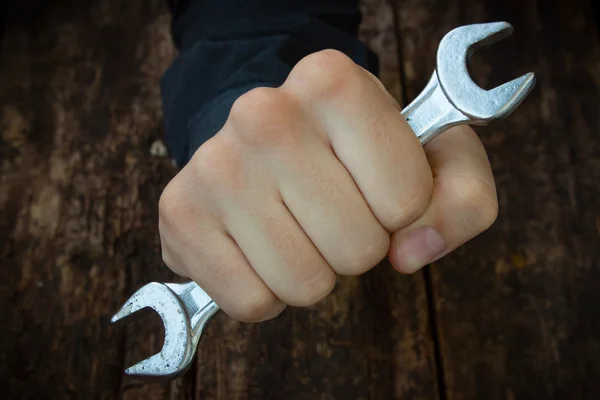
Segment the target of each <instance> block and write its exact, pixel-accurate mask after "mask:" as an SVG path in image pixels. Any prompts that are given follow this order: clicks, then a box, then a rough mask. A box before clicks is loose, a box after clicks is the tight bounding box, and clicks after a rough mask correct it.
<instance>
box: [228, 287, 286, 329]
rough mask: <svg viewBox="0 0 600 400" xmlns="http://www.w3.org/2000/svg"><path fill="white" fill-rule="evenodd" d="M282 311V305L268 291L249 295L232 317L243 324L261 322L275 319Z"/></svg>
mask: <svg viewBox="0 0 600 400" xmlns="http://www.w3.org/2000/svg"><path fill="white" fill-rule="evenodd" d="M281 311H282V303H281V301H279V299H277V298H276V297H275V296H274V295H273V294H272V293H270V292H269V291H267V290H262V291H257V292H254V293H251V294H249V295H247V296H246V297H245V298H243V299H242V301H241V302H240V303H239V305H238V308H237V310H235V311H233V312H232V314H233V315H232V316H233V317H234V318H235V319H237V320H239V321H242V322H261V321H265V320H267V319H271V318H275V317H276V316H277V315H278V314H279V313H280V312H281Z"/></svg>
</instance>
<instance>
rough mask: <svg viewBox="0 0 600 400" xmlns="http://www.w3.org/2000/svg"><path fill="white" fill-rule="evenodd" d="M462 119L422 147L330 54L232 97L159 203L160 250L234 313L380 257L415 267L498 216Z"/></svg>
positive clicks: (474, 140) (483, 164)
mask: <svg viewBox="0 0 600 400" xmlns="http://www.w3.org/2000/svg"><path fill="white" fill-rule="evenodd" d="M497 210H498V205H497V198H496V189H495V185H494V179H493V176H492V172H491V168H490V165H489V162H488V159H487V155H486V152H485V150H484V148H483V146H482V144H481V142H480V140H479V138H478V137H477V135H476V134H475V133H474V132H473V130H472V129H471V128H469V127H467V126H462V127H457V128H453V129H451V130H449V131H447V132H444V133H442V134H441V135H440V136H438V137H437V138H436V139H434V140H433V141H431V142H430V143H429V144H427V146H426V147H425V148H423V146H422V145H421V144H420V143H419V141H418V139H417V138H416V136H415V134H414V133H413V131H412V130H411V128H410V127H409V125H408V124H407V123H406V121H405V119H404V117H403V116H402V115H401V114H400V107H399V105H398V104H397V103H396V101H395V100H394V99H393V97H392V96H391V95H390V94H389V93H388V92H387V91H386V90H385V89H384V87H383V85H382V84H381V83H380V82H379V81H378V80H377V79H376V78H375V77H374V76H373V75H371V74H370V73H368V72H367V71H365V70H364V69H362V68H361V67H359V66H357V65H356V64H355V63H354V62H352V60H350V59H349V58H348V57H346V56H345V55H343V54H342V53H339V52H337V51H333V50H327V51H322V52H319V53H315V54H312V55H310V56H308V57H306V58H304V59H303V60H301V61H300V62H299V63H298V64H297V65H296V66H295V68H294V69H293V70H292V72H291V73H290V75H289V77H288V79H287V80H286V81H285V83H284V84H283V85H282V86H281V87H279V88H257V89H254V90H251V91H250V92H248V93H246V94H244V95H242V96H241V97H240V98H239V99H238V100H237V101H236V102H235V103H234V105H233V107H232V109H231V113H230V115H229V118H228V120H227V122H226V123H225V125H224V126H223V128H222V129H221V131H219V132H218V133H217V134H216V135H215V136H214V137H213V138H212V139H210V140H209V141H207V142H206V143H204V145H202V146H201V147H200V148H199V149H198V150H197V152H196V153H195V155H194V156H193V158H192V159H191V160H190V162H189V163H188V165H186V167H185V168H183V169H182V170H181V171H180V173H179V174H178V175H177V176H176V177H175V178H174V179H173V180H172V181H171V182H170V183H169V185H168V186H167V187H166V189H165V190H164V192H163V194H162V196H161V199H160V207H159V212H160V218H159V227H160V235H161V242H162V252H163V259H164V261H165V263H166V264H167V265H168V266H169V267H170V268H171V269H173V270H174V271H175V272H177V273H179V274H181V275H184V276H187V277H190V278H191V279H193V280H194V281H196V282H197V283H198V284H199V285H200V286H201V287H202V288H203V289H204V290H205V291H206V292H207V293H208V295H209V296H211V297H212V298H213V299H214V300H215V302H216V303H217V304H218V305H219V306H220V307H221V308H222V309H223V310H224V311H225V312H226V313H227V314H229V315H230V316H232V317H233V318H235V319H237V320H240V321H246V322H256V321H263V320H267V319H270V318H274V317H275V316H277V315H278V314H279V313H280V312H281V311H282V310H283V309H284V308H285V306H286V305H292V306H309V305H312V304H314V303H316V302H318V301H319V300H321V299H322V298H323V297H325V296H326V295H327V294H328V293H329V292H330V291H331V290H332V288H333V286H334V284H335V281H336V274H341V275H359V274H362V273H364V272H366V271H368V270H369V269H371V268H373V267H374V266H375V265H377V264H378V263H379V262H380V261H382V260H383V259H384V258H385V257H386V255H388V256H389V259H390V261H391V263H392V265H393V266H394V268H396V269H397V270H398V271H400V272H402V273H413V272H415V271H417V270H418V269H420V268H421V267H423V266H424V265H425V264H427V263H430V262H432V261H434V260H436V259H438V258H440V257H442V256H444V255H445V254H447V253H448V252H450V251H452V250H453V249H455V248H456V247H458V246H460V245H461V244H463V243H465V242H466V241H468V240H470V239H472V238H473V237H475V236H476V235H478V234H479V233H481V232H482V231H484V230H486V229H487V228H488V227H489V226H490V225H491V224H492V223H493V222H494V220H495V219H496V215H497Z"/></svg>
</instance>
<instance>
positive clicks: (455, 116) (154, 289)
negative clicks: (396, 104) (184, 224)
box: [112, 22, 535, 379]
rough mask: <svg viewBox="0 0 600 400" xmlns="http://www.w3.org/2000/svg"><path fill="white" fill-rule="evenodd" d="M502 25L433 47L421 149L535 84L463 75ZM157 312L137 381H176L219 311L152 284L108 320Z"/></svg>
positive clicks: (201, 296) (416, 124) (200, 297)
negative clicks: (154, 342)
mask: <svg viewBox="0 0 600 400" xmlns="http://www.w3.org/2000/svg"><path fill="white" fill-rule="evenodd" d="M512 30H513V28H512V26H511V25H510V24H509V23H507V22H494V23H485V24H476V25H466V26H462V27H459V28H456V29H454V30H452V31H451V32H449V33H448V34H447V35H446V36H444V38H443V39H442V41H441V42H440V45H439V47H438V52H437V58H436V68H435V70H434V72H433V75H432V77H431V79H430V80H429V83H428V84H427V85H426V86H425V89H424V90H423V91H422V92H421V94H419V96H418V97H417V98H416V99H415V100H414V101H413V102H412V103H410V104H409V105H408V106H407V107H406V108H405V109H404V110H402V115H404V117H405V118H406V120H407V121H408V124H409V125H410V127H411V128H412V129H413V131H414V132H415V134H416V135H417V137H418V138H419V140H420V142H421V144H423V145H425V144H426V143H427V142H429V141H430V140H431V139H433V138H434V137H436V136H437V135H439V134H440V133H442V132H443V131H445V130H447V129H448V128H451V127H453V126H457V125H461V124H469V125H485V124H487V123H488V122H489V121H491V120H493V119H497V118H501V117H504V116H506V115H508V114H510V113H511V112H512V111H513V110H515V108H517V106H518V105H519V104H520V103H521V102H522V101H523V100H524V99H525V97H527V95H528V94H529V93H530V92H531V90H532V89H533V87H534V85H535V76H534V74H533V73H528V74H525V75H523V76H521V77H519V78H517V79H515V80H512V81H510V82H507V83H505V84H503V85H501V86H499V87H497V88H495V89H492V90H489V91H488V90H484V89H482V88H480V87H479V86H477V85H476V84H475V83H474V82H473V80H472V79H471V77H470V76H469V72H468V70H467V62H468V59H469V57H470V56H471V55H472V54H473V53H474V52H475V51H476V50H477V49H478V48H479V47H482V46H485V45H489V44H491V43H494V42H497V41H499V40H501V39H503V38H505V37H507V36H509V35H510V34H511V33H512ZM151 309H152V310H154V311H156V312H157V313H158V314H159V315H160V317H161V319H162V321H163V323H164V327H165V342H164V345H163V348H162V350H161V351H160V352H159V353H158V354H155V355H153V356H152V357H150V358H147V359H145V360H142V361H140V362H138V363H137V364H135V365H133V366H132V367H130V368H128V369H127V370H126V371H125V373H126V374H128V375H131V376H135V377H138V378H150V379H160V378H175V377H177V376H179V375H181V374H183V373H185V371H187V369H188V368H189V366H190V365H191V362H192V360H193V359H194V356H195V355H196V348H197V346H198V342H199V340H200V336H201V335H202V331H203V330H204V327H205V326H206V324H207V322H208V321H209V320H210V319H211V318H212V317H213V316H214V315H215V314H216V313H217V311H219V307H218V306H217V304H216V303H215V302H214V301H213V300H212V299H211V298H210V297H209V296H208V295H207V294H206V293H205V292H204V291H203V290H202V289H201V288H200V286H198V285H197V284H195V283H194V282H188V283H182V284H174V283H158V282H153V283H149V284H147V285H145V286H143V287H142V288H141V289H139V290H138V291H137V292H135V293H134V294H133V295H132V296H131V297H130V298H129V299H128V300H127V302H125V304H124V305H123V306H122V307H121V309H120V310H119V311H118V312H117V313H116V314H115V315H114V316H113V318H112V322H113V323H114V322H118V321H126V320H129V319H130V318H131V317H133V316H139V315H140V314H141V313H140V312H138V311H141V310H151Z"/></svg>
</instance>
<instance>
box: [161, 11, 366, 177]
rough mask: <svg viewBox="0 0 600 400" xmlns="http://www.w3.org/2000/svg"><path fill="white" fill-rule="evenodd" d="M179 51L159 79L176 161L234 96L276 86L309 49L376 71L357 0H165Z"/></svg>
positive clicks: (217, 124) (206, 133)
mask: <svg viewBox="0 0 600 400" xmlns="http://www.w3.org/2000/svg"><path fill="white" fill-rule="evenodd" d="M169 2H170V3H169V4H170V8H171V11H172V14H173V24H172V33H173V40H174V42H175V44H176V46H177V47H178V48H179V51H180V52H179V56H178V57H177V59H176V60H175V61H174V63H173V64H172V65H171V66H170V67H169V69H168V70H167V71H166V73H165V74H164V76H163V78H162V81H161V92H162V98H163V109H164V117H165V130H166V141H167V146H168V148H169V151H170V153H171V156H172V158H173V159H174V160H175V162H176V163H177V165H178V166H179V167H183V166H184V165H185V164H186V163H187V162H188V160H189V159H190V158H191V156H192V155H193V153H194V152H195V151H196V150H197V149H198V147H200V145H202V143H204V142H205V141H206V140H208V139H209V138H210V137H212V136H213V135H214V134H215V133H217V131H218V130H219V129H221V127H222V126H223V124H224V123H225V121H226V120H227V117H228V115H229V110H230V108H231V105H232V104H233V102H234V101H235V100H236V99H237V98H238V97H239V96H240V95H242V94H243V93H245V92H247V91H248V90H250V89H252V88H254V87H257V86H270V87H277V86H280V85H281V84H282V83H283V82H284V80H285V79H286V77H287V76H288V74H289V72H290V71H291V69H292V67H293V66H294V65H295V64H296V63H297V62H298V61H299V60H300V59H302V58H303V57H305V56H307V55H308V54H311V53H314V52H317V51H320V50H323V49H337V50H340V51H342V52H344V53H345V54H347V55H348V56H349V57H351V58H352V59H353V60H354V61H355V62H356V63H357V64H359V65H361V66H363V67H365V68H366V69H368V70H370V71H371V72H373V73H374V74H377V72H378V71H377V69H378V65H377V58H376V56H375V55H374V54H373V53H372V52H371V51H370V50H369V49H368V48H367V47H366V46H365V45H364V44H362V43H361V42H360V41H359V40H358V39H357V37H356V36H357V31H358V26H359V24H360V20H361V15H360V11H359V8H358V2H357V0H169Z"/></svg>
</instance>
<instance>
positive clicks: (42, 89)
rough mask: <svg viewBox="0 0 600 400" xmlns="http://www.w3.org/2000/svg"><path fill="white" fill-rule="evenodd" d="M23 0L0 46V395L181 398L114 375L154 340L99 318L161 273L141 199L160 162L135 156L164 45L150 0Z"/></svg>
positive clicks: (155, 109)
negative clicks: (40, 5) (127, 332)
mask: <svg viewBox="0 0 600 400" xmlns="http://www.w3.org/2000/svg"><path fill="white" fill-rule="evenodd" d="M25 3H26V2H20V3H19V4H20V6H15V7H14V8H11V9H12V10H13V11H15V12H16V13H17V14H19V12H20V11H22V13H20V15H14V14H13V15H11V16H10V18H9V19H8V20H9V21H10V23H9V24H8V25H7V26H6V30H5V34H4V36H3V42H2V49H1V52H0V76H2V79H1V80H0V121H1V127H2V128H1V139H0V188H1V189H0V215H2V218H1V219H0V265H1V266H2V280H1V281H0V318H1V320H2V321H3V326H4V329H2V330H1V331H0V380H1V384H0V386H1V387H2V388H3V390H2V394H1V397H2V398H40V396H41V397H43V398H71V397H73V398H85V399H91V398H114V397H116V396H117V395H118V393H119V391H120V390H121V386H122V385H123V386H124V387H125V388H126V389H127V390H126V391H125V393H124V395H123V397H125V398H136V397H144V398H146V399H148V398H166V397H168V396H169V395H170V396H171V397H174V398H176V397H181V393H183V392H184V391H185V390H183V389H181V388H179V387H178V386H176V385H171V384H161V385H155V386H153V387H152V393H150V392H149V391H146V392H144V391H143V388H142V389H140V388H135V387H134V386H133V385H129V383H128V382H127V381H125V382H124V383H123V384H122V383H121V381H122V371H123V367H124V364H123V363H124V350H125V349H127V350H128V351H127V354H128V356H127V360H126V361H127V362H129V361H131V360H130V357H131V358H135V356H136V355H138V356H140V357H139V358H141V355H142V354H144V353H145V352H146V351H147V350H149V349H152V348H153V347H156V345H155V344H154V343H153V342H152V338H147V337H146V336H144V335H145V334H147V333H149V332H151V331H145V330H144V329H142V327H139V328H140V329H141V331H140V332H135V335H134V334H130V335H129V340H127V341H126V340H125V335H124V331H123V330H121V329H117V328H115V327H113V326H111V325H110V324H109V318H110V315H111V314H112V313H113V312H114V311H115V310H116V309H117V308H118V307H119V306H120V304H121V302H122V301H123V300H124V299H125V297H126V296H128V295H129V294H130V293H131V291H132V290H133V289H134V288H135V287H138V286H139V285H140V284H141V283H142V282H145V281H148V280H153V279H155V278H164V279H170V278H172V275H171V274H167V273H165V269H164V268H161V267H160V248H159V243H158V236H157V231H156V225H157V224H156V211H155V210H156V203H157V199H158V196H159V194H160V191H161V188H162V186H163V185H165V184H166V182H167V181H168V179H169V178H170V177H171V176H172V175H173V174H174V169H173V167H172V166H171V163H170V161H169V160H168V159H167V158H164V157H163V158H157V157H153V156H151V155H150V154H149V148H150V144H151V143H152V142H153V141H154V140H155V139H156V138H158V137H159V136H160V135H161V126H162V122H161V104H160V97H159V94H158V79H159V77H160V75H161V73H162V71H163V70H164V68H166V65H167V64H168V62H169V61H170V59H171V58H172V57H173V51H172V46H171V44H170V38H169V36H168V14H167V12H166V10H165V8H164V4H163V1H162V0H152V1H141V0H140V1H137V0H134V1H127V2H123V1H119V0H110V1H85V2H68V4H66V3H65V2H60V4H59V2H52V4H51V5H50V3H48V4H46V3H44V4H45V6H44V7H43V8H42V9H43V12H41V13H35V12H34V13H32V12H30V11H31V8H32V7H27V6H26V4H25ZM35 3H38V2H35ZM29 6H35V4H31V2H29ZM33 8H35V7H33ZM138 334H139V335H140V336H138ZM138 337H139V338H143V339H140V340H137V341H136V338H138ZM144 355H146V354H144ZM136 393H138V395H135V394H136ZM140 394H141V395H140Z"/></svg>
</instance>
